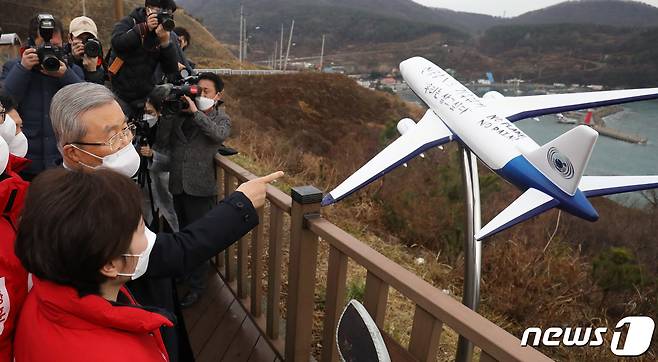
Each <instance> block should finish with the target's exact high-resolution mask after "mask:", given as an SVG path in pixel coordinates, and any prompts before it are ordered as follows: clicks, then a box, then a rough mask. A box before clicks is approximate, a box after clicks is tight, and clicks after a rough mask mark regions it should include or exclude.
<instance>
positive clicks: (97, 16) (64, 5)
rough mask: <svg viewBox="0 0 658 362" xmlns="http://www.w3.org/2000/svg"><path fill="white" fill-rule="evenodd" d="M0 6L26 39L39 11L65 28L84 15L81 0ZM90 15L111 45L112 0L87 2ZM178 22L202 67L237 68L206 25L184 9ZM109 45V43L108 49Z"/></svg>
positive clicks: (2, 1) (6, 0) (7, 22)
mask: <svg viewBox="0 0 658 362" xmlns="http://www.w3.org/2000/svg"><path fill="white" fill-rule="evenodd" d="M138 3H139V4H142V2H141V1H136V0H129V1H125V2H124V4H125V6H124V13H125V14H129V13H130V11H131V10H132V9H133V8H134V7H136V6H137V4H138ZM0 8H4V9H10V10H9V11H2V12H0V26H2V28H3V31H5V32H16V33H18V34H19V35H20V36H21V37H22V38H23V39H25V36H26V32H27V22H28V21H29V19H30V18H31V17H32V16H33V15H34V14H36V13H38V12H50V13H52V14H53V15H55V16H57V17H59V18H60V19H61V20H62V22H63V24H64V27H65V28H66V27H68V23H69V22H70V21H71V19H73V18H74V17H76V16H80V15H81V14H82V7H81V5H80V1H77V0H25V1H21V2H17V1H14V0H0ZM86 10H87V16H89V17H91V18H92V19H94V21H95V22H96V25H97V26H98V29H99V32H100V37H101V40H102V42H103V44H109V37H110V33H111V31H112V26H113V25H114V7H113V2H111V1H87V2H86ZM175 20H176V22H177V25H182V26H185V27H186V28H188V30H189V31H190V33H191V34H193V37H194V38H195V41H194V42H193V43H192V45H191V46H190V49H189V50H188V52H189V53H188V54H189V55H190V57H191V58H193V59H194V60H195V61H196V62H197V63H198V64H199V65H200V66H204V67H205V66H212V67H237V66H238V62H237V60H236V58H235V57H234V56H233V54H232V53H231V52H230V51H228V50H227V49H226V47H225V46H224V45H223V44H221V43H220V42H219V41H218V40H217V39H215V37H213V36H212V34H210V33H209V32H208V30H206V29H205V28H204V27H203V25H201V24H200V23H199V22H198V21H196V20H195V19H194V18H192V17H191V16H189V15H187V14H186V13H185V11H184V10H179V11H177V12H176V14H175ZM107 49H108V47H107V46H106V50H107Z"/></svg>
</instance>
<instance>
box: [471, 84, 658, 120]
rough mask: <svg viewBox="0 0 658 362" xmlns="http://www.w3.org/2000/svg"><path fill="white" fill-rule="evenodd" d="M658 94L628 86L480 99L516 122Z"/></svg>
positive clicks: (656, 95)
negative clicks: (580, 91) (622, 88)
mask: <svg viewBox="0 0 658 362" xmlns="http://www.w3.org/2000/svg"><path fill="white" fill-rule="evenodd" d="M657 98H658V88H646V89H628V90H614V91H603V92H585V93H565V94H549V95H539V96H525V97H503V98H490V99H482V101H483V102H485V103H486V104H487V106H489V107H491V108H492V109H495V110H496V112H497V114H498V115H499V116H502V117H505V118H507V119H508V120H509V121H510V122H516V121H519V120H522V119H526V118H532V117H539V116H543V115H546V114H554V113H561V112H568V111H575V110H579V109H587V108H596V107H603V106H610V105H613V104H622V103H629V102H637V101H644V100H649V99H657Z"/></svg>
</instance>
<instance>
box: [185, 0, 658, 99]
mask: <svg viewBox="0 0 658 362" xmlns="http://www.w3.org/2000/svg"><path fill="white" fill-rule="evenodd" d="M180 3H181V4H182V5H183V6H185V7H186V8H187V10H188V11H190V12H191V13H192V14H196V15H197V16H199V17H201V18H202V20H203V21H204V23H205V24H206V25H207V26H208V28H209V29H210V30H211V31H212V32H213V33H214V34H215V35H216V36H217V37H218V38H219V39H221V40H222V41H224V42H225V43H229V44H236V43H237V41H238V29H239V2H238V1H237V0H229V1H221V2H219V1H201V0H181V1H180ZM243 4H244V6H245V13H246V14H247V16H248V23H249V24H250V26H249V30H250V48H249V59H251V60H253V61H256V60H265V59H268V58H269V57H270V55H271V53H272V50H273V48H274V43H275V42H276V41H278V40H279V36H280V26H281V23H285V27H286V28H285V29H286V37H287V35H288V31H289V21H290V19H292V18H294V19H295V35H294V37H293V44H294V46H293V47H292V49H291V56H292V57H305V56H315V57H317V56H318V55H319V51H320V45H321V37H322V34H326V36H327V42H326V49H325V56H326V57H325V61H326V62H327V63H329V62H334V63H335V64H339V65H344V66H346V68H347V69H348V71H350V72H354V73H368V72H370V71H380V72H389V71H390V70H391V69H394V68H396V67H397V66H398V64H399V63H400V62H401V61H402V60H404V59H407V58H409V57H411V56H414V55H421V56H424V57H427V58H429V59H431V60H433V61H434V62H436V63H437V64H439V65H441V66H442V67H444V68H452V69H455V70H456V71H457V74H458V76H459V77H460V79H464V80H474V79H478V78H481V77H482V76H483V74H484V73H485V72H486V71H493V72H494V75H496V79H499V80H504V79H510V78H515V77H522V78H523V79H526V80H529V81H533V82H547V83H554V82H560V83H579V84H603V85H607V86H611V87H641V86H649V85H651V86H653V85H655V84H654V82H653V79H656V77H657V76H658V64H657V63H656V61H655V59H656V58H655V57H653V53H654V52H653V50H652V49H653V47H650V46H646V44H652V42H651V41H652V39H653V36H654V35H653V34H654V33H655V28H653V27H651V25H655V26H658V8H655V7H652V6H650V5H646V4H643V3H638V2H633V1H618V0H598V1H570V2H565V3H562V4H559V5H555V6H552V7H548V8H545V9H541V10H537V11H534V12H530V13H526V14H523V15H521V16H519V17H517V18H513V19H501V18H494V17H487V16H484V15H476V14H467V13H459V12H450V11H448V10H441V9H430V8H425V7H423V6H420V5H418V4H415V3H413V2H411V1H410V0H358V1H347V0H339V1H328V0H323V1H310V0H282V1H276V2H270V1H268V2H267V5H266V4H265V2H264V0H249V1H245V2H243ZM421 13H422V15H421ZM317 14H322V16H317ZM444 15H445V16H447V18H448V19H445V18H444V17H443V16H444ZM570 22H573V23H570ZM564 23H567V24H564ZM469 26H471V27H469ZM624 26H626V27H624ZM256 27H260V28H259V29H258V30H256ZM286 39H287V38H286ZM233 49H234V50H235V46H234V47H233ZM311 61H313V60H311ZM314 61H318V59H317V58H315V59H314ZM638 70H641V71H638Z"/></svg>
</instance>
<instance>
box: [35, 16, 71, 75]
mask: <svg viewBox="0 0 658 362" xmlns="http://www.w3.org/2000/svg"><path fill="white" fill-rule="evenodd" d="M37 21H38V22H39V34H40V35H41V37H42V38H43V40H44V43H43V45H41V46H40V47H38V48H37V47H36V44H35V42H34V39H32V38H29V39H28V46H29V47H31V48H36V49H37V56H38V57H39V64H41V67H42V68H43V69H44V70H45V71H48V72H56V71H57V70H58V69H59V65H60V64H59V62H60V61H64V54H63V52H62V49H61V48H59V47H57V46H55V45H53V44H51V43H50V41H51V40H52V38H53V33H54V31H55V18H54V17H53V16H52V15H50V14H39V15H38V16H37Z"/></svg>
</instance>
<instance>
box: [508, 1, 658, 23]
mask: <svg viewBox="0 0 658 362" xmlns="http://www.w3.org/2000/svg"><path fill="white" fill-rule="evenodd" d="M561 23H565V24H583V23H585V24H596V25H608V26H619V27H651V26H658V8H656V7H654V6H651V5H648V4H644V3H640V2H636V1H619V0H581V1H568V2H563V3H560V4H557V5H553V6H549V7H547V8H544V9H540V10H536V11H531V12H528V13H525V14H522V15H519V16H517V17H515V18H512V19H510V20H509V21H508V22H507V24H532V25H539V24H561Z"/></svg>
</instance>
